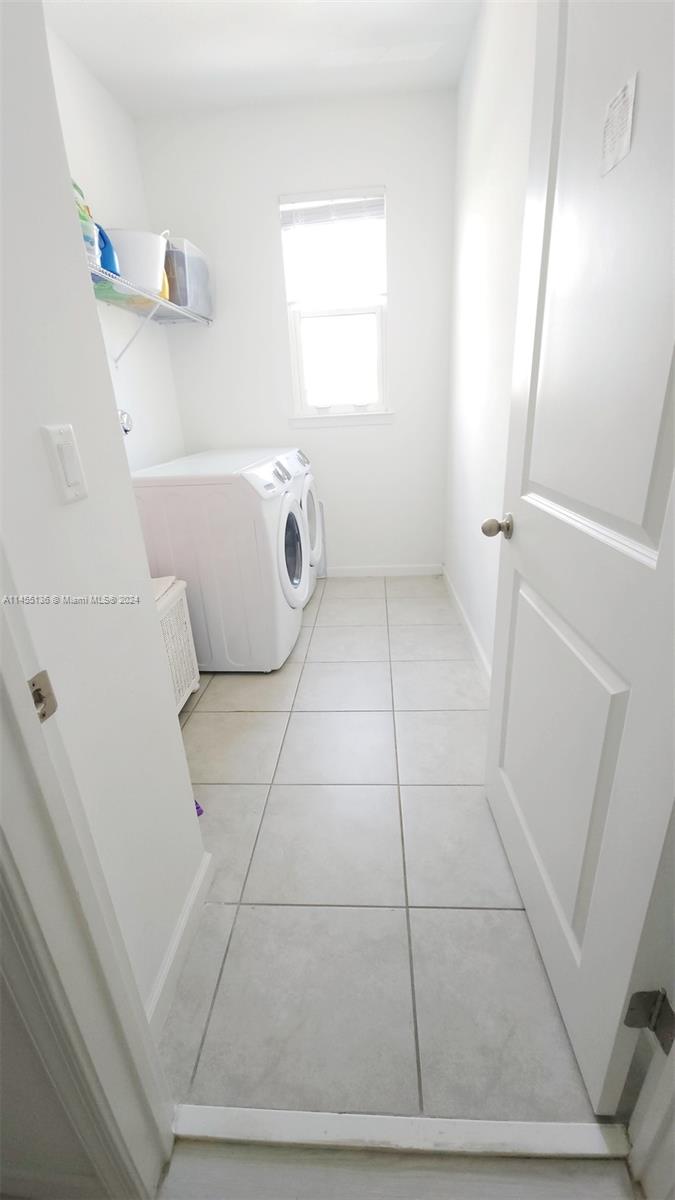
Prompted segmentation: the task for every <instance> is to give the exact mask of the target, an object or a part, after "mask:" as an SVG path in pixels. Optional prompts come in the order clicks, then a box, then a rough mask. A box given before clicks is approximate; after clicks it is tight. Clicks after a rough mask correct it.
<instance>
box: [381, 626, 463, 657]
mask: <svg viewBox="0 0 675 1200" xmlns="http://www.w3.org/2000/svg"><path fill="white" fill-rule="evenodd" d="M389 640H390V643H391V659H392V662H397V661H400V662H407V661H414V662H423V661H425V660H426V661H428V662H435V661H437V660H439V659H444V658H445V659H457V658H466V659H471V660H473V654H472V652H471V646H470V644H469V639H468V638H467V636H466V634H465V632H464V630H463V629H462V626H461V625H391V626H390V627H389Z"/></svg>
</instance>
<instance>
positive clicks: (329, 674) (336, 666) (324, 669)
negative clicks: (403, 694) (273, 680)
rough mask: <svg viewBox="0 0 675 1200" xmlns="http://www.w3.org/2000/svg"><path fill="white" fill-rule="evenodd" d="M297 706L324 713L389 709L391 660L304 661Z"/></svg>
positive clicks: (296, 700)
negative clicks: (389, 661)
mask: <svg viewBox="0 0 675 1200" xmlns="http://www.w3.org/2000/svg"><path fill="white" fill-rule="evenodd" d="M294 707H295V709H296V710H297V711H301V710H308V711H321V710H323V711H325V712H331V711H335V712H337V711H340V710H343V711H348V710H351V709H354V710H355V709H365V710H368V709H390V708H391V677H390V671H389V663H386V662H344V663H312V662H308V663H305V667H304V670H303V672H302V679H301V680H300V686H299V688H298V691H297V694H296V697H295V705H294Z"/></svg>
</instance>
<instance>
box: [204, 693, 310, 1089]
mask: <svg viewBox="0 0 675 1200" xmlns="http://www.w3.org/2000/svg"><path fill="white" fill-rule="evenodd" d="M301 678H302V671H301V672H300V675H299V676H298V682H297V684H296V688H295V693H294V694H293V699H295V694H296V693H297V690H298V687H299V686H300V679H301ZM290 719H291V713H290V712H289V713H288V714H287V716H286V724H285V726H284V733H283V737H282V739H281V742H280V744H279V753H278V754H277V760H276V763H275V764H274V771H273V772H272V779H274V776H275V774H276V770H277V766H278V765H279V759H280V757H281V751H282V749H283V745H284V742H285V740H286V731H287V729H288V725H289V722H290ZM186 724H187V722H186ZM271 793H272V784H271V783H269V784H268V785H267V795H266V796H265V803H264V804H263V808H262V812H261V814H260V820H259V822H258V828H257V830H256V835H255V839H254V842H253V846H252V847H251V853H250V856H249V860H248V866H247V868H246V874H245V875H244V879H243V882H242V885H241V891H240V892H239V899H238V901H237V907H236V911H235V914H234V918H233V920H232V927H231V929H230V933H229V937H228V939H227V942H226V944H225V951H224V953H223V960H222V962H221V964H220V970H219V971H218V978H217V979H216V984H215V987H214V989H213V995H212V996H211V1003H210V1005H209V1011H208V1013H207V1016H206V1020H205V1022H204V1029H203V1032H202V1036H201V1038H200V1041H199V1049H198V1050H197V1055H196V1058H195V1064H194V1067H193V1069H192V1074H191V1075H190V1082H189V1084H188V1096H189V1094H190V1091H191V1090H192V1085H193V1083H194V1080H195V1076H196V1074H197V1070H198V1068H199V1063H200V1060H201V1057H202V1051H203V1049H204V1043H205V1041H206V1035H207V1033H208V1030H209V1025H210V1024H211V1017H212V1015H213V1009H214V1006H215V1003H216V996H217V995H218V991H219V988H220V983H221V980H222V978H223V971H224V970H225V963H226V961H227V955H228V952H229V949H230V945H231V944H232V938H233V935H234V930H235V927H236V924H237V918H238V916H239V913H240V911H241V908H242V900H243V896H244V890H245V888H246V884H247V882H248V877H249V874H250V871H251V864H252V862H253V855H254V854H255V851H256V846H257V845H258V839H259V837H260V830H261V829H262V823H263V821H264V820H265V813H266V812H267V805H268V804H269V799H270V795H271Z"/></svg>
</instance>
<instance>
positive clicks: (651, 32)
mask: <svg viewBox="0 0 675 1200" xmlns="http://www.w3.org/2000/svg"><path fill="white" fill-rule="evenodd" d="M640 7H641V12H640V14H639V18H637V19H636V11H635V10H636V6H635V4H633V3H625V4H612V5H609V6H606V5H603V4H597V3H590V4H572V5H571V6H570V8H569V13H568V30H567V36H566V54H565V61H564V81H563V104H562V111H561V113H560V135H559V138H560V144H559V153H558V155H557V162H556V181H555V198H554V203H553V212H552V220H551V232H550V247H549V263H548V278H547V284H546V296H545V304H544V315H543V328H542V333H541V363H540V369H539V380H538V386H537V399H536V407H535V413H534V428H533V437H532V453H531V461H530V463H529V468H528V472H527V473H528V476H529V478H530V480H531V482H530V485H529V490H533V491H537V490H539V489H541V490H542V491H543V492H544V494H546V495H552V496H554V497H555V498H560V497H563V496H564V497H565V499H566V503H567V505H568V506H569V507H571V508H576V507H577V505H583V506H585V509H592V510H594V514H597V517H598V519H599V520H601V521H602V522H603V523H606V524H608V525H609V526H610V528H614V529H617V528H622V527H623V525H622V523H624V522H628V523H629V524H630V525H632V526H633V527H634V529H635V531H636V532H637V531H640V532H641V533H642V535H643V536H644V528H643V526H644V517H645V507H646V504H647V497H648V492H649V486H650V481H651V476H652V470H653V466H654V457H655V448H656V444H657V439H658V434H659V429H660V424H661V417H662V410H663V405H664V396H665V392H666V380H667V375H668V364H669V358H670V347H671V345H672V319H671V291H672V270H673V264H672V258H671V257H670V256H669V255H668V254H667V253H664V250H666V248H667V247H668V245H669V244H670V240H671V228H672V219H673V214H672V202H671V196H670V194H669V188H668V187H667V186H666V187H664V180H667V179H668V178H669V174H670V171H671V170H672V153H673V152H672V123H671V122H670V121H669V120H668V119H667V118H668V114H669V112H670V111H671V108H672V100H671V98H670V95H669V92H670V76H671V73H672V9H671V6H670V5H668V4H658V3H657V4H653V3H649V4H643V5H641V6H640ZM636 70H637V71H638V80H637V95H636V103H635V113H634V121H633V137H632V147H631V151H630V153H629V154H628V156H627V157H626V158H625V159H623V160H622V161H621V162H620V163H619V164H618V165H617V166H616V167H615V168H614V169H613V170H612V171H610V172H609V173H608V174H606V175H603V174H602V173H601V145H602V130H603V122H604V117H605V111H606V108H607V104H608V101H609V100H611V98H612V97H613V96H614V95H615V94H616V92H617V91H618V90H619V89H620V88H621V86H622V85H623V84H624V83H625V82H626V81H627V80H628V79H629V78H630V77H631V76H632V75H633V74H634V73H635V71H636ZM636 401H638V402H636ZM610 414H611V419H609V420H608V416H609V415H610Z"/></svg>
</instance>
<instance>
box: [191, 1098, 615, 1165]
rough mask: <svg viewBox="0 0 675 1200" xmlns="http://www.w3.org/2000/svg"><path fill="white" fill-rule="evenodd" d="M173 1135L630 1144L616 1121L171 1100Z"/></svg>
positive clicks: (494, 1146) (536, 1153)
mask: <svg viewBox="0 0 675 1200" xmlns="http://www.w3.org/2000/svg"><path fill="white" fill-rule="evenodd" d="M174 1133H175V1135H176V1137H178V1138H190V1139H195V1140H200V1141H201V1140H203V1141H209V1140H211V1141H223V1142H256V1143H257V1142H262V1143H267V1144H268V1145H277V1146H279V1145H282V1146H283V1145H290V1146H324V1147H327V1146H332V1147H337V1148H341V1149H347V1148H349V1149H352V1150H354V1149H359V1150H398V1151H415V1152H418V1153H429V1154H481V1155H482V1154H485V1155H501V1156H502V1157H505V1156H527V1157H536V1158H625V1157H626V1155H627V1154H628V1149H629V1143H628V1137H627V1135H626V1130H625V1129H624V1127H623V1125H595V1124H592V1123H589V1124H573V1123H570V1122H557V1121H459V1120H449V1119H446V1118H442V1117H385V1116H375V1115H369V1114H362V1113H325V1112H292V1111H288V1110H281V1109H265V1108H216V1107H211V1106H208V1105H198V1104H179V1105H177V1107H176V1116H175V1121H174Z"/></svg>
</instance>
